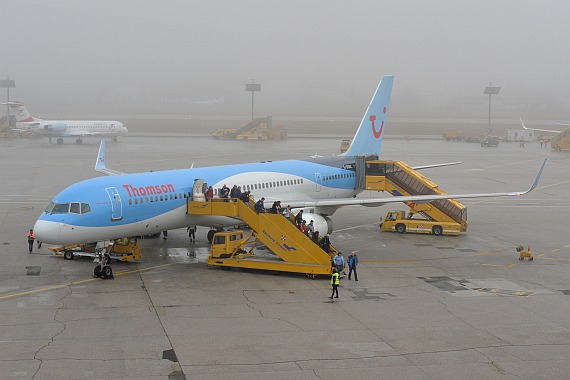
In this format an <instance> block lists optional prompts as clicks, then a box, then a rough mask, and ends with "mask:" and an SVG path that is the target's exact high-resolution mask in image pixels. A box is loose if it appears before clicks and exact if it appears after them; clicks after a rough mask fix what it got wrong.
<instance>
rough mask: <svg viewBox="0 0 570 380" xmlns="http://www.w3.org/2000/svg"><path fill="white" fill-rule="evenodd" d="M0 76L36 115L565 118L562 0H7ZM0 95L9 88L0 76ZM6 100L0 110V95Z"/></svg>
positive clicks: (568, 78) (1, 13) (1, 21)
mask: <svg viewBox="0 0 570 380" xmlns="http://www.w3.org/2000/svg"><path fill="white" fill-rule="evenodd" d="M0 4H1V5H0V49H1V50H2V54H1V55H0V57H1V58H0V78H2V79H5V78H6V77H9V78H10V79H14V80H15V81H16V88H15V89H12V90H11V99H12V100H20V101H23V102H25V103H26V104H27V105H28V108H29V109H30V111H31V112H32V114H34V115H35V116H44V115H45V116H48V115H62V114H63V115H67V116H69V115H74V116H78V117H80V116H81V115H101V117H104V116H107V115H117V116H118V117H119V116H121V115H132V114H138V113H141V114H144V115H181V116H182V117H186V116H190V115H212V116H213V115H217V116H244V117H247V116H248V115H249V114H250V112H251V95H250V93H247V92H245V83H249V82H251V80H252V79H253V80H255V82H256V83H260V84H261V92H259V93H256V96H255V111H256V114H259V115H266V114H271V115H274V116H294V117H331V118H332V117H350V118H357V117H359V116H360V115H361V114H362V113H363V112H364V110H365V108H366V105H367V104H368V101H369V99H370V97H371V95H372V93H373V91H374V89H375V86H376V85H377V82H378V80H379V79H380V78H381V76H382V75H384V74H393V75H395V77H396V79H395V85H394V91H393V96H392V108H391V111H390V112H391V117H393V118H412V119H414V118H420V119H421V118H431V119H438V118H439V119H482V120H484V119H485V118H486V117H487V107H488V98H487V97H486V96H485V95H483V89H484V87H485V86H487V85H488V84H489V83H490V82H492V84H493V85H496V86H501V87H502V89H501V92H500V94H499V95H497V96H496V97H494V99H493V112H494V115H495V117H497V118H502V119H513V120H517V119H518V117H519V115H521V116H523V117H525V118H528V119H530V120H565V121H568V120H569V119H570V116H569V115H570V113H569V109H570V75H566V73H567V71H568V67H570V59H569V58H570V51H569V50H568V48H567V46H566V42H567V38H568V36H569V35H570V22H568V15H569V14H570V2H568V1H564V0H555V1H548V2H544V1H520V0H517V1H514V0H513V1H496V0H494V1H490V0H489V1H480V0H478V1H457V0H447V1H419V0H418V1H378V0H366V1H357V2H348V1H343V2H341V1H299V0H289V1H262V0H242V1H166V2H162V1H161V2H158V1H134V0H130V1H61V0H52V1H39V0H32V1H7V0H3V1H2V2H1V3H0ZM0 91H1V92H0V99H1V100H2V101H4V100H5V98H6V93H5V90H4V89H0ZM0 112H1V113H4V112H5V111H3V110H2V109H0Z"/></svg>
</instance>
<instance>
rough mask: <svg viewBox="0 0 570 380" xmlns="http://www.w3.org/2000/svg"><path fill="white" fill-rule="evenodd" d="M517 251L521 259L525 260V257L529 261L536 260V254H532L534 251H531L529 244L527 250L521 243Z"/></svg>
mask: <svg viewBox="0 0 570 380" xmlns="http://www.w3.org/2000/svg"><path fill="white" fill-rule="evenodd" d="M516 249H517V252H518V253H519V260H520V261H523V260H524V259H527V260H528V261H532V260H534V256H532V252H531V251H530V245H529V246H528V249H526V250H525V248H524V246H522V245H519V246H518V247H517V248H516Z"/></svg>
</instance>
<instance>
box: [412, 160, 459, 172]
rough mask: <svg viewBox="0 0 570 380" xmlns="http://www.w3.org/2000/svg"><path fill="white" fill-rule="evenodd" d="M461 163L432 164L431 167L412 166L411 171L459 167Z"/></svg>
mask: <svg viewBox="0 0 570 380" xmlns="http://www.w3.org/2000/svg"><path fill="white" fill-rule="evenodd" d="M462 163H463V161H458V162H446V163H443V164H433V165H422V166H412V169H414V170H421V169H430V168H439V167H441V166H450V165H459V164H462Z"/></svg>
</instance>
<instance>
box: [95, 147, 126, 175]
mask: <svg viewBox="0 0 570 380" xmlns="http://www.w3.org/2000/svg"><path fill="white" fill-rule="evenodd" d="M95 170H96V171H98V172H101V173H105V174H107V175H118V174H124V173H121V172H118V171H116V170H112V169H108V168H107V166H105V139H102V140H101V145H99V154H98V155H97V162H95Z"/></svg>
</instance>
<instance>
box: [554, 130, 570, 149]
mask: <svg viewBox="0 0 570 380" xmlns="http://www.w3.org/2000/svg"><path fill="white" fill-rule="evenodd" d="M550 147H551V148H552V150H570V128H568V129H565V130H563V131H562V132H560V133H559V134H557V135H556V136H554V137H552V138H551V139H550Z"/></svg>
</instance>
